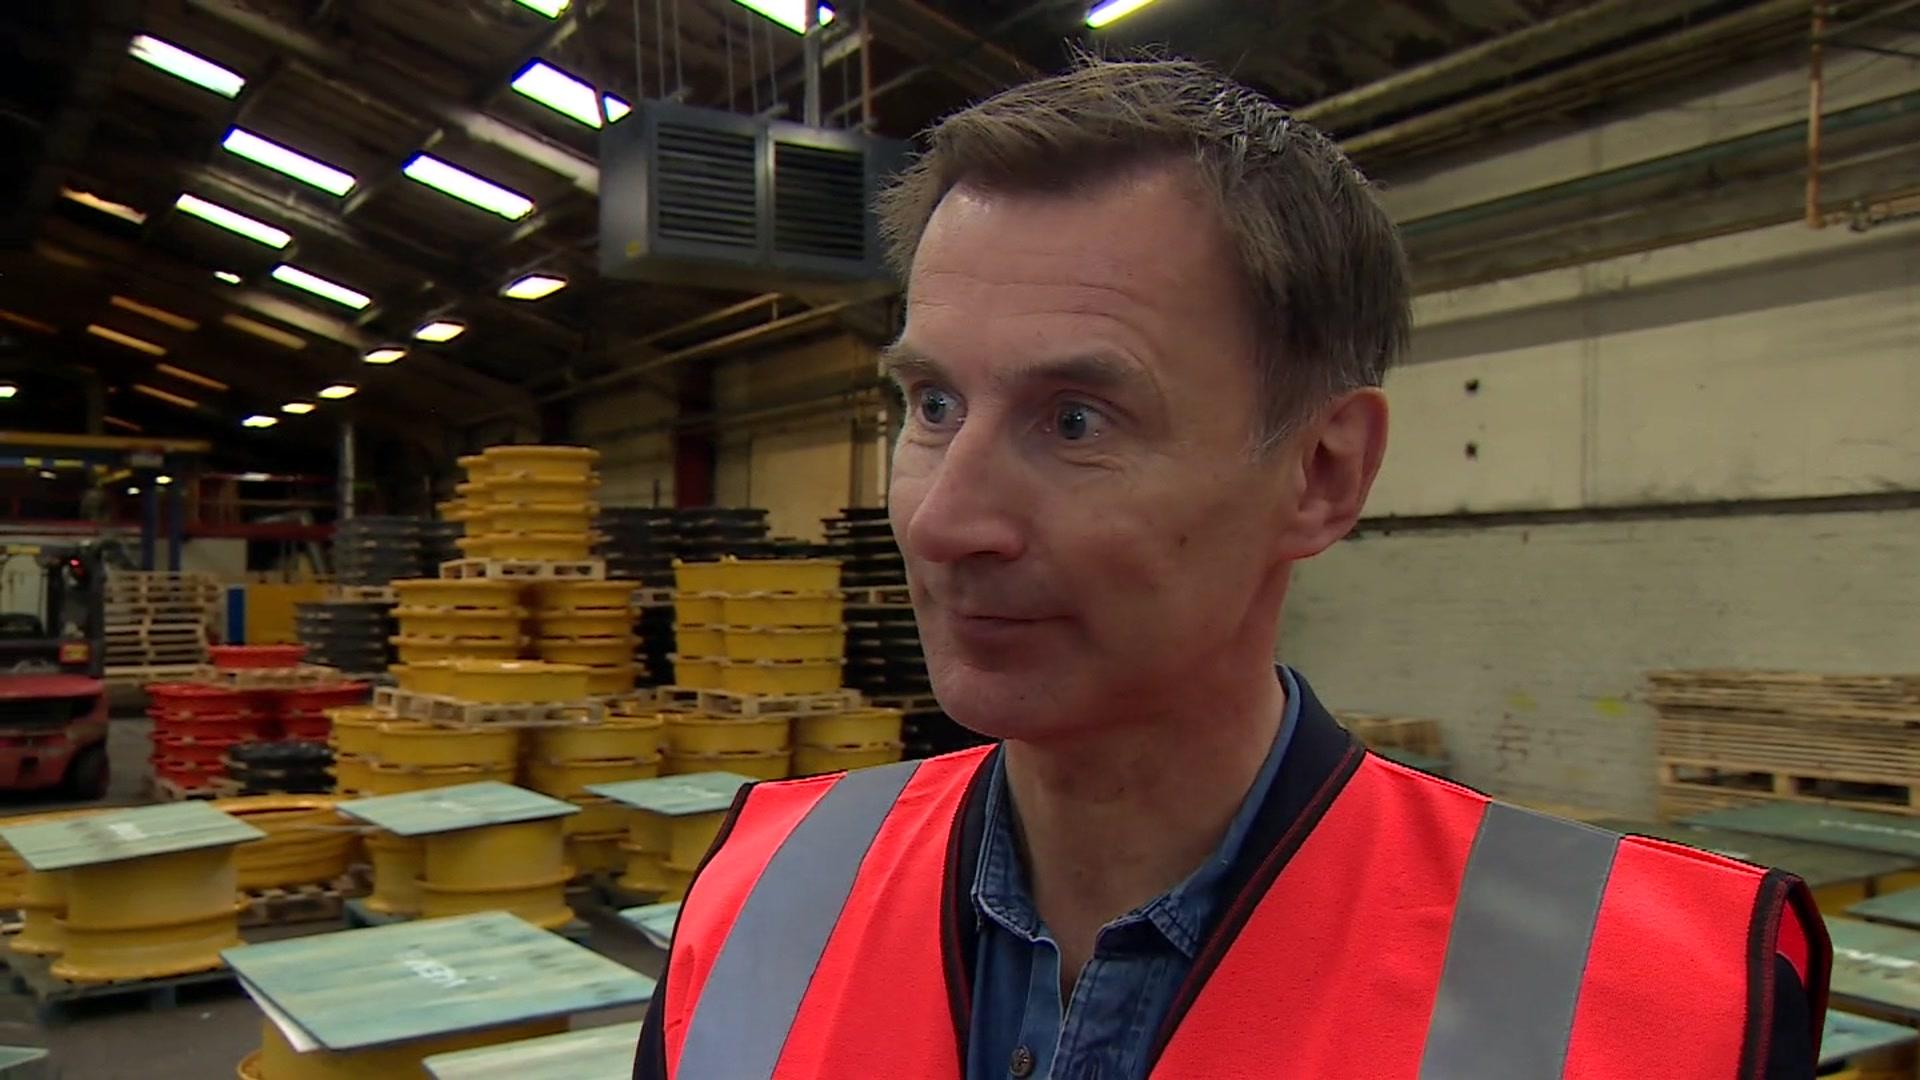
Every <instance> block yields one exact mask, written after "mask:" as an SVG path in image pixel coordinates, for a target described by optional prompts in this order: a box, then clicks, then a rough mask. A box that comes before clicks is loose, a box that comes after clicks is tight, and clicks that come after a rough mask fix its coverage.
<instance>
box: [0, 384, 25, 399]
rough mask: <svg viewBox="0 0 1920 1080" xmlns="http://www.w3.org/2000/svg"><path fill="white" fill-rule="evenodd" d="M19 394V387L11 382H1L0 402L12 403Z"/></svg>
mask: <svg viewBox="0 0 1920 1080" xmlns="http://www.w3.org/2000/svg"><path fill="white" fill-rule="evenodd" d="M19 394H20V388H19V387H17V386H15V385H13V384H12V383H10V382H0V401H12V400H13V399H14V398H15V397H18V396H19Z"/></svg>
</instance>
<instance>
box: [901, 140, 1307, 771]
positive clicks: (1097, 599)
mask: <svg viewBox="0 0 1920 1080" xmlns="http://www.w3.org/2000/svg"><path fill="white" fill-rule="evenodd" d="M908 295H909V304H908V308H907V324H906V330H905V332H904V333H903V334H902V335H901V339H900V342H899V344H898V345H896V346H895V348H894V349H893V350H892V353H891V355H890V356H889V358H888V362H889V366H890V367H891V368H892V370H893V372H894V375H895V377H896V379H897V380H898V381H899V383H900V386H901V389H902V391H903V393H904V395H905V397H906V411H907V420H906V426H905V428H904V430H903V433H902V434H901V436H900V441H899V443H898V445H897V446H896V447H895V450H894V464H893V482H892V489H891V493H890V500H889V505H890V509H891V514H892V520H893V531H894V534H895V536H896V537H897V538H898V540H899V542H900V546H901V548H902V550H903V551H904V552H905V555H906V560H907V567H908V575H909V580H910V581H911V583H912V589H913V600H914V606H915V610H916V612H917V614H918V618H919V623H920V634H921V640H922V642H923V643H924V645H925V647H926V654H927V663H928V667H929V669H930V671H931V674H932V677H933V684H934V690H935V692H936V693H937V694H938V696H939V698H940V700H941V703H942V705H943V706H944V707H945V708H946V710H947V711H948V712H949V713H950V714H952V715H953V717H954V718H955V719H956V720H959V721H960V722H961V723H963V724H966V725H967V726H968V727H971V728H974V729H975V730H978V731H981V732H984V733H987V734H992V735H998V736H1003V737H1011V738H1020V739H1028V740H1037V739H1045V738H1047V737H1048V736H1049V735H1059V734H1064V733H1068V732H1073V731H1077V730H1085V729H1088V728H1092V727H1098V726H1102V725H1106V724H1112V723H1124V722H1126V720H1127V719H1128V717H1129V716H1130V715H1132V716H1138V715H1142V714H1143V713H1145V712H1147V711H1159V710H1162V709H1167V708H1175V707H1178V704H1179V699H1180V696H1181V694H1182V692H1183V690H1185V689H1186V688H1187V687H1189V686H1191V685H1194V682H1195V677H1196V676H1197V675H1198V674H1200V673H1203V672H1205V671H1208V670H1212V668H1210V667H1209V665H1217V664H1219V663H1220V657H1221V656H1222V655H1224V654H1226V653H1227V652H1228V651H1229V650H1228V648H1227V647H1228V646H1230V645H1242V644H1244V643H1245V642H1246V640H1247V638H1246V635H1248V634H1255V635H1259V638H1258V640H1259V641H1260V642H1263V643H1265V644H1263V645H1261V648H1266V647H1268V646H1270V644H1271V640H1272V634H1273V632H1274V627H1273V625H1272V616H1273V614H1274V608H1273V605H1274V604H1277V598H1276V596H1275V592H1274V590H1275V589H1279V588H1284V584H1283V583H1284V568H1283V567H1284V560H1283V559H1281V558H1279V557H1278V556H1277V555H1276V552H1275V543H1274V540H1273V535H1274V531H1273V528H1272V526H1273V525H1274V524H1275V515H1276V513H1277V512H1278V508H1279V507H1281V506H1282V505H1283V504H1284V503H1285V495H1286V490H1287V487H1288V483H1289V481H1288V480H1287V475H1288V473H1287V470H1285V469H1276V468H1272V467H1270V466H1269V465H1268V464H1267V463H1263V462H1260V461H1258V460H1256V459H1254V458H1253V457H1252V456H1251V455H1250V453H1249V447H1250V446H1251V445H1252V443H1253V441H1254V438H1255V434H1256V417H1257V413H1258V406H1257V404H1256V402H1257V397H1256V391H1255V386H1256V378H1255V366H1254V365H1255V353H1256V349H1255V344H1256V343H1255V340H1254V337H1253V333H1252V331H1251V328H1250V320H1249V318H1248V314H1247V311H1246V308H1245V306H1244V302H1243V300H1242V299H1241V296H1242V290H1241V287H1240V285H1239V281H1238V278H1237V276H1236V275H1235V273H1234V262H1233V256H1232V252H1231V249H1230V247H1229V242H1228V240H1227V238H1226V236H1225V234H1224V232H1223V230H1222V228H1221V226H1220V225H1219V223H1218V222H1217V220H1216V218H1215V215H1214V214H1213V213H1212V212H1211V211H1210V210H1209V209H1208V208H1207V207H1206V206H1205V205H1204V204H1203V203H1202V202H1201V201H1200V200H1199V197H1198V196H1197V195H1196V194H1194V193H1193V191H1192V190H1191V188H1190V185H1189V183H1188V182H1187V181H1186V179H1185V177H1184V176H1183V175H1182V174H1179V173H1176V172H1174V171H1171V170H1166V171H1149V172H1143V173H1141V174H1139V175H1135V176H1130V177H1126V178H1122V179H1120V180H1118V181H1116V182H1115V183H1113V184H1110V185H1108V186H1106V187H1104V188H1101V189H1097V190H1092V191H1085V192H1079V193H1073V194H1060V195H1054V194H1043V195H1033V194H1000V193H992V192H982V191H975V190H970V189H967V188H960V189H956V190H955V191H953V192H951V193H950V194H948V195H947V197H946V198H945V199H944V200H942V202H941V203H940V206H939V208H938V209H937V210H936V212H935V213H934V215H933V218H932V220H931V222H929V224H928V226H927V229H926V232H925V234H924V236H923V238H922V240H921V242H920V246H919V249H918V251H917V253H916V255H915V258H914V263H913V270H912V275H911V280H910V282H909V292H908ZM1262 623H1264V625H1260V624H1262ZM1235 651H1236V652H1237V653H1238V655H1241V656H1244V653H1245V650H1244V648H1240V649H1237V650H1235Z"/></svg>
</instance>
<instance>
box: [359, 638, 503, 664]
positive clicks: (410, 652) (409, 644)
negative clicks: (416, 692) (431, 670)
mask: <svg viewBox="0 0 1920 1080" xmlns="http://www.w3.org/2000/svg"><path fill="white" fill-rule="evenodd" d="M387 640H388V641H390V642H392V643H393V645H394V647H395V648H396V649H398V650H399V657H400V662H401V663H403V664H420V663H432V662H434V661H437V660H512V659H513V658H515V657H517V656H519V655H520V650H521V648H523V647H524V646H525V645H526V642H525V641H524V640H520V641H444V640H441V639H439V638H410V637H405V636H401V637H393V638H388V639H387Z"/></svg>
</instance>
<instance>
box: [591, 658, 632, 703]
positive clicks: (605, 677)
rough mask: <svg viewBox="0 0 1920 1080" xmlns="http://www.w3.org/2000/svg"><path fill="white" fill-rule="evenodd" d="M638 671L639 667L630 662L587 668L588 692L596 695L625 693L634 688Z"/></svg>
mask: <svg viewBox="0 0 1920 1080" xmlns="http://www.w3.org/2000/svg"><path fill="white" fill-rule="evenodd" d="M637 671H638V669H637V668H635V667H634V666H633V665H632V664H630V663H629V664H615V665H612V666H609V667H590V668H588V669H587V693H589V694H591V695H594V696H596V697H599V696H603V695H608V694H624V693H626V692H627V691H629V690H632V689H633V679H634V675H635V673H636V672H637Z"/></svg>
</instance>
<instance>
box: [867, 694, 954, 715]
mask: <svg viewBox="0 0 1920 1080" xmlns="http://www.w3.org/2000/svg"><path fill="white" fill-rule="evenodd" d="M867 704H869V705H872V706H874V707H876V708H881V709H899V710H900V711H901V712H903V713H905V714H906V715H908V716H914V715H918V714H921V713H932V712H940V711H941V708H940V699H939V698H936V697H934V696H933V695H932V694H868V695H867Z"/></svg>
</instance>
